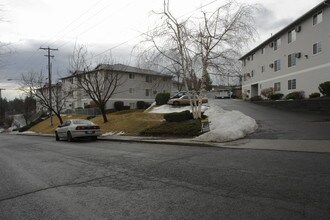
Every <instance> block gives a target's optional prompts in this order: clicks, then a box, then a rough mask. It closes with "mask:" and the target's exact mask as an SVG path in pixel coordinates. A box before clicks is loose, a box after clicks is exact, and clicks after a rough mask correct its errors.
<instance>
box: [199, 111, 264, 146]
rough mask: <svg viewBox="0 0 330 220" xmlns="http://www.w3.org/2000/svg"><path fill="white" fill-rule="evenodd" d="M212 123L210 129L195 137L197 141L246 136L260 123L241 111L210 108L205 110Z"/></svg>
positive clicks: (234, 138)
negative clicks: (219, 110)
mask: <svg viewBox="0 0 330 220" xmlns="http://www.w3.org/2000/svg"><path fill="white" fill-rule="evenodd" d="M205 115H207V116H208V119H209V121H210V122H211V123H210V131H209V132H207V133H204V134H202V135H200V136H198V137H196V138H195V140H197V141H209V142H226V141H233V140H237V139H240V138H244V137H245V136H246V135H248V134H251V133H253V132H254V131H255V130H256V129H257V128H258V125H257V123H256V121H255V120H254V119H253V118H251V117H249V116H246V115H244V114H243V113H241V112H239V111H224V110H223V109H222V111H221V112H218V111H215V110H214V109H212V108H211V109H210V110H209V111H206V112H205Z"/></svg>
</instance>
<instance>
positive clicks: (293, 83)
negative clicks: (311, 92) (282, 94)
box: [288, 79, 296, 90]
mask: <svg viewBox="0 0 330 220" xmlns="http://www.w3.org/2000/svg"><path fill="white" fill-rule="evenodd" d="M288 89H289V90H291V89H296V79H291V80H289V81H288Z"/></svg>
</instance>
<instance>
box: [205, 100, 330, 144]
mask: <svg viewBox="0 0 330 220" xmlns="http://www.w3.org/2000/svg"><path fill="white" fill-rule="evenodd" d="M210 101H212V102H215V104H216V105H218V106H220V107H221V108H223V109H225V110H237V111H240V112H242V113H244V114H246V115H248V116H250V117H252V118H254V119H255V120H256V121H257V123H258V126H259V128H258V130H257V131H256V132H255V133H254V134H252V135H250V136H249V137H248V138H250V139H286V140H330V116H322V115H314V114H306V113H297V112H291V111H284V110H278V109H274V108H270V107H265V106H260V105H257V104H253V103H251V102H247V101H242V100H237V99H230V100H221V99H211V100H210Z"/></svg>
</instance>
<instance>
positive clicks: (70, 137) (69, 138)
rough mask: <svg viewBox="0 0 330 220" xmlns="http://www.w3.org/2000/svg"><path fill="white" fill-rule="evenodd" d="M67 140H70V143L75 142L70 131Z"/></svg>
mask: <svg viewBox="0 0 330 220" xmlns="http://www.w3.org/2000/svg"><path fill="white" fill-rule="evenodd" d="M67 139H68V142H72V141H73V138H72V134H71V132H70V131H68V133H67Z"/></svg>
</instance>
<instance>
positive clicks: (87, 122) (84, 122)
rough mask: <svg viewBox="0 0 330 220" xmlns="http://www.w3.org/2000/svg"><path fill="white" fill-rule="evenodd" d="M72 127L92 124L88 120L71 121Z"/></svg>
mask: <svg viewBox="0 0 330 220" xmlns="http://www.w3.org/2000/svg"><path fill="white" fill-rule="evenodd" d="M72 123H73V124H74V125H79V124H85V125H92V124H93V122H91V121H88V120H74V121H72Z"/></svg>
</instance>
